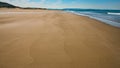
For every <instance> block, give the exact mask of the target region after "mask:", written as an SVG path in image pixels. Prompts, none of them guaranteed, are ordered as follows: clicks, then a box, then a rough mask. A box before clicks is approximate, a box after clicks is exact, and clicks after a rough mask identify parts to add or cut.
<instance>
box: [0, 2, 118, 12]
mask: <svg viewBox="0 0 120 68" xmlns="http://www.w3.org/2000/svg"><path fill="white" fill-rule="evenodd" d="M0 1H2V2H7V3H10V4H13V5H16V6H20V7H37V8H84V9H119V10H120V0H0Z"/></svg>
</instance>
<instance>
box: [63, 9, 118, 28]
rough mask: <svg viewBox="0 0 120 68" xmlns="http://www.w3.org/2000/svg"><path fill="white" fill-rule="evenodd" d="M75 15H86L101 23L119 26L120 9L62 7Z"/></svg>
mask: <svg viewBox="0 0 120 68" xmlns="http://www.w3.org/2000/svg"><path fill="white" fill-rule="evenodd" d="M62 10H63V11H65V12H70V13H73V14H77V15H82V16H87V17H90V18H93V19H96V20H99V21H101V22H103V23H106V24H109V25H112V26H114V27H118V28H120V10H105V9H62Z"/></svg>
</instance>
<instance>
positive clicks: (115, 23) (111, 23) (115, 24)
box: [68, 11, 120, 28]
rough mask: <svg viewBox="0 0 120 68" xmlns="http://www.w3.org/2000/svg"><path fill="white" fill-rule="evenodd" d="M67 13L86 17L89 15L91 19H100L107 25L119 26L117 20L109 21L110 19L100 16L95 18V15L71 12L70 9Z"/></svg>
mask: <svg viewBox="0 0 120 68" xmlns="http://www.w3.org/2000/svg"><path fill="white" fill-rule="evenodd" d="M68 13H73V14H76V15H81V16H86V17H89V18H91V19H95V20H98V21H100V22H102V23H105V24H107V25H111V26H113V27H117V28H120V23H118V22H113V21H110V20H106V19H102V18H97V17H94V16H90V15H86V14H80V13H75V12H71V11H68ZM111 14H112V13H111ZM113 14H114V13H113Z"/></svg>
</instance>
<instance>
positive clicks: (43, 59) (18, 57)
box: [0, 9, 120, 68]
mask: <svg viewBox="0 0 120 68" xmlns="http://www.w3.org/2000/svg"><path fill="white" fill-rule="evenodd" d="M0 10H1V11H8V12H9V11H12V12H13V11H14V12H25V11H27V12H40V13H39V14H34V13H27V14H25V13H23V14H19V13H18V14H13V13H12V14H0V67H1V68H120V64H119V63H120V50H119V49H120V46H119V45H120V42H119V41H120V29H119V28H116V27H113V26H110V25H107V24H105V23H102V22H100V21H98V20H94V19H91V18H89V17H85V16H78V15H76V14H72V13H66V12H61V11H53V10H52V11H49V10H23V9H19V10H18V9H9V10H7V9H5V10H3V9H0Z"/></svg>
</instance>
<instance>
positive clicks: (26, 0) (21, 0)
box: [0, 0, 62, 8]
mask: <svg viewBox="0 0 120 68" xmlns="http://www.w3.org/2000/svg"><path fill="white" fill-rule="evenodd" d="M0 1H2V2H7V3H10V4H13V5H16V6H20V7H48V8H51V7H56V8H57V6H58V5H60V4H61V3H62V0H55V2H54V3H47V4H46V2H47V1H49V0H39V1H37V2H35V1H34V0H33V1H32V0H0Z"/></svg>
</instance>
